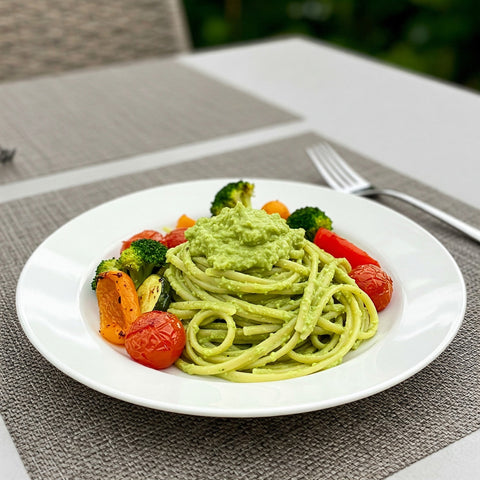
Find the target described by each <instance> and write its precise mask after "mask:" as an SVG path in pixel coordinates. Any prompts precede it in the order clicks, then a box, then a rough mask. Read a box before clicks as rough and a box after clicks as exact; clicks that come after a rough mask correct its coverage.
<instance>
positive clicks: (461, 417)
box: [0, 134, 480, 480]
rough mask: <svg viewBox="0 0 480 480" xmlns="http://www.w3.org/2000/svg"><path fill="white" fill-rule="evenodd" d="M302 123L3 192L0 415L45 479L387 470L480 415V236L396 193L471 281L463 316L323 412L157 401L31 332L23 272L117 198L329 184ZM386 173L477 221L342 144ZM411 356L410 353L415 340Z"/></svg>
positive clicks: (394, 182)
mask: <svg viewBox="0 0 480 480" xmlns="http://www.w3.org/2000/svg"><path fill="white" fill-rule="evenodd" d="M317 138H318V137H316V136H315V135H314V134H305V135H301V136H298V137H294V138H290V139H285V140H282V141H277V142H275V143H270V144H266V145H263V146H258V147H255V148H249V149H246V150H242V151H235V152H230V153H225V154H223V155H219V156H214V157H210V158H203V159H199V160H197V161H193V162H188V163H185V164H181V165H172V166H168V167H164V168H160V169H157V170H153V171H151V172H149V174H148V175H145V174H144V173H141V174H137V175H133V176H128V177H121V178H117V179H114V180H109V181H108V182H104V183H103V182H99V183H95V184H91V185H86V186H82V187H77V188H70V189H68V190H63V191H58V192H53V193H50V194H45V195H41V196H37V197H32V198H27V199H23V200H17V201H13V202H10V203H7V204H3V205H0V222H1V225H2V226H3V228H2V229H1V231H0V262H1V264H2V268H1V269H0V289H1V292H2V293H1V296H0V312H1V313H0V319H1V320H0V321H1V324H0V332H1V335H0V361H1V363H0V365H1V370H0V380H1V389H0V404H1V414H2V415H3V418H4V419H5V423H6V425H7V428H8V430H9V432H10V434H11V436H12V438H13V440H14V442H15V445H16V446H17V449H18V451H19V453H20V456H21V458H22V460H23V461H24V463H25V466H26V468H27V471H28V472H29V474H30V475H31V477H32V479H33V480H37V479H42V480H45V479H59V478H62V479H98V478H102V479H115V480H132V479H145V478H148V479H169V480H170V479H172V480H175V479H209V480H210V479H211V480H220V479H222V480H223V479H232V480H233V479H235V480H236V479H265V480H266V479H275V480H292V479H327V480H329V479H335V480H338V479H342V480H350V479H351V480H359V479H368V480H375V479H383V478H385V477H387V476H388V475H391V474H392V473H394V472H396V471H398V470H400V469H402V468H404V467H405V466H407V465H409V464H411V463H413V462H415V461H417V460H419V459H420V458H422V457H424V456H426V455H429V454H431V453H433V452H435V451H437V450H439V449H441V448H442V447H445V446H447V445H448V444H450V443H452V442H454V441H456V440H458V439H460V438H462V437H464V436H466V435H467V434H469V433H471V432H473V431H475V430H477V429H478V428H480V416H479V412H480V388H479V387H480V386H479V379H480V361H479V360H480V359H479V352H480V346H479V344H478V338H479V334H480V331H479V330H480V327H479V325H480V322H479V316H480V300H479V297H478V291H479V287H480V285H479V283H480V282H479V277H478V271H477V270H478V265H479V264H480V248H479V246H478V245H477V244H474V243H473V242H471V241H470V240H468V239H466V238H464V237H462V236H460V235H458V234H457V233H456V232H454V231H453V230H450V229H449V228H448V227H445V226H443V225H441V224H440V223H439V222H437V221H436V220H435V219H432V218H430V217H428V216H427V215H425V214H422V213H420V212H418V211H416V210H415V209H413V208H411V207H408V206H406V205H402V204H400V203H398V202H395V201H391V203H392V205H393V204H394V206H395V207H396V208H397V209H398V210H399V211H401V212H403V213H405V214H407V215H409V216H411V217H412V218H413V219H415V220H417V221H418V222H419V223H420V224H422V225H423V226H425V227H426V228H427V229H428V230H430V231H431V232H432V233H433V234H434V235H436V236H437V237H438V238H439V239H440V240H441V241H442V242H443V243H444V244H445V245H446V246H447V248H448V249H449V250H450V252H451V253H452V254H453V256H454V257H455V259H456V261H457V262H458V264H459V266H460V268H461V269H462V272H463V275H464V277H465V280H466V285H467V289H468V305H467V313H466V317H465V321H464V323H463V325H462V327H461V329H460V331H459V333H458V335H457V336H456V338H455V339H454V340H453V342H452V343H451V345H450V346H449V347H448V348H447V349H446V351H445V352H444V353H442V354H441V355H440V357H439V358H438V359H436V360H435V361H434V362H433V363H432V364H430V365H429V366H428V367H426V368H425V369H424V370H422V371H421V372H420V373H418V374H417V375H415V376H414V377H412V378H410V379H408V380H406V381H404V382H403V383H401V384H399V385H397V386H395V387H393V388H390V389H389V390H387V391H385V392H382V393H379V394H377V395H374V396H372V397H369V398H366V399H363V400H360V401H357V402H354V403H351V404H347V405H343V406H339V407H335V408H330V409H328V410H322V411H318V412H312V413H305V414H298V415H293V416H283V417H273V418H256V419H255V418H253V419H222V418H201V417H191V416H185V415H178V414H171V413H165V412H160V411H154V410H149V409H146V408H143V407H139V406H135V405H130V404H128V403H125V402H122V401H118V400H115V399H113V398H110V397H108V396H105V395H103V394H100V393H98V392H96V391H93V390H90V389H89V388H87V387H85V386H83V385H81V384H79V383H77V382H75V381H74V380H72V379H70V378H69V377H67V376H66V375H64V374H63V373H61V372H60V371H58V370H57V369H55V368H54V367H53V366H51V365H50V364H49V363H48V362H47V361H46V360H44V359H43V357H41V356H40V354H38V353H37V351H36V350H35V349H34V348H33V347H32V346H31V345H30V344H29V342H28V340H27V339H26V337H25V335H24V334H23V332H22V330H21V328H20V326H19V323H18V319H17V316H16V312H15V284H16V281H17V278H18V275H19V273H20V271H21V268H22V265H23V264H24V262H25V261H26V259H27V257H28V256H29V255H30V254H31V252H32V251H33V250H34V248H35V247H36V246H37V245H38V243H39V242H40V241H41V240H42V239H44V238H45V237H46V236H47V235H48V234H49V233H51V232H53V231H54V230H55V229H56V228H57V227H59V226H60V225H61V224H63V223H64V222H65V221H67V220H69V219H70V218H72V217H74V216H75V215H77V214H79V213H81V212H83V211H85V210H86V209H88V208H90V207H93V206H95V205H97V204H98V203H101V202H104V201H105V200H108V199H110V198H113V197H116V196H119V195H122V194H125V193H129V192H132V191H135V190H139V189H142V188H145V187H150V186H154V185H161V184H166V183H170V182H173V181H178V180H182V181H183V180H188V179H196V178H204V177H205V178H206V177H219V176H233V177H242V176H250V177H255V176H258V177H271V178H284V179H296V180H300V181H309V182H315V183H322V182H321V181H320V180H319V177H318V174H317V173H316V171H315V170H314V168H313V167H312V165H311V164H310V162H309V160H308V159H307V157H306V155H305V153H304V147H305V146H307V145H310V144H311V143H313V142H314V141H315V140H316V139H317ZM342 151H343V153H344V154H345V156H346V157H347V159H348V160H349V161H350V162H351V163H352V165H354V166H356V167H359V168H362V171H363V172H364V174H365V175H366V176H367V177H369V178H371V179H372V180H374V181H375V182H376V183H379V184H382V185H385V186H388V187H397V188H400V189H402V190H404V191H407V192H411V193H415V194H416V195H417V196H419V197H421V198H423V199H426V200H429V201H430V202H431V203H433V204H435V205H436V206H437V207H440V208H444V209H445V210H448V211H450V212H451V213H454V214H455V215H457V216H458V217H459V218H462V219H463V220H465V221H469V222H471V223H473V224H476V226H477V227H478V226H480V224H479V220H480V218H479V214H478V210H476V209H474V208H471V207H468V206H466V205H465V204H463V203H461V202H459V201H456V200H454V199H452V198H450V197H448V196H445V195H443V194H441V193H440V192H438V191H435V190H433V189H430V188H428V187H426V186H424V185H422V184H420V183H418V182H416V181H414V180H412V179H409V178H407V177H404V176H402V175H399V174H398V173H396V172H394V171H392V170H389V169H386V168H383V167H380V166H379V165H376V164H374V163H372V162H370V161H369V160H367V159H364V158H361V157H360V156H358V155H355V154H353V153H351V152H347V151H344V150H342ZM405 355H408V352H405Z"/></svg>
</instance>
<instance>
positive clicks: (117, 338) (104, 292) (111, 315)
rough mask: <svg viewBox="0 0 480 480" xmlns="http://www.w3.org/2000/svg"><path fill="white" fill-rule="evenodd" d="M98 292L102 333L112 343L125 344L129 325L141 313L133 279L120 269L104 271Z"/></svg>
mask: <svg viewBox="0 0 480 480" xmlns="http://www.w3.org/2000/svg"><path fill="white" fill-rule="evenodd" d="M96 293H97V301H98V309H99V311H100V334H101V335H102V336H103V337H104V338H105V339H107V340H108V341H109V342H111V343H115V344H117V345H123V344H124V343H125V334H126V332H127V329H128V327H129V326H130V325H131V324H132V323H133V322H134V321H135V319H136V318H137V317H138V316H139V315H140V313H141V312H140V304H139V301H138V296H137V291H136V290H135V285H134V284H133V280H132V279H131V278H130V277H129V276H128V275H127V274H126V273H124V272H121V271H120V270H111V271H109V272H105V273H102V274H101V275H100V276H99V278H98V281H97V289H96Z"/></svg>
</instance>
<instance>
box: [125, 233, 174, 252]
mask: <svg viewBox="0 0 480 480" xmlns="http://www.w3.org/2000/svg"><path fill="white" fill-rule="evenodd" d="M142 238H149V239H151V240H156V241H157V242H160V243H163V244H164V245H165V246H166V244H165V236H164V235H162V234H161V233H160V232H157V231H156V230H144V231H143V232H140V233H137V234H135V235H133V237H130V238H129V239H128V240H125V241H124V242H122V248H121V250H120V252H123V251H124V250H126V249H127V248H128V247H129V246H130V245H131V244H132V242H134V241H135V240H140V239H142Z"/></svg>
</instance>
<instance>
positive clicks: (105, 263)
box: [91, 258, 119, 290]
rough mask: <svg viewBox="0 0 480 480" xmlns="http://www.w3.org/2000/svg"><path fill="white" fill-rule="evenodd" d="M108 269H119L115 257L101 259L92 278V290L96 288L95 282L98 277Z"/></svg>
mask: <svg viewBox="0 0 480 480" xmlns="http://www.w3.org/2000/svg"><path fill="white" fill-rule="evenodd" d="M110 270H119V268H118V260H117V259H116V258H109V259H108V260H102V261H101V262H100V263H99V264H98V266H97V269H96V270H95V276H94V277H93V280H92V283H91V285H92V290H96V289H97V282H98V277H99V276H100V275H101V274H102V273H105V272H109V271H110Z"/></svg>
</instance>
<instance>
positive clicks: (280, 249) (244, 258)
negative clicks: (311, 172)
mask: <svg viewBox="0 0 480 480" xmlns="http://www.w3.org/2000/svg"><path fill="white" fill-rule="evenodd" d="M185 237H186V238H187V240H188V244H189V249H190V255H191V256H192V257H205V258H207V260H208V262H209V264H210V265H211V266H212V267H213V268H217V269H221V270H237V271H245V270H248V269H250V268H259V269H271V268H272V266H273V265H274V264H275V263H276V262H277V261H278V260H280V259H287V258H290V253H291V252H292V251H293V250H298V249H299V248H301V247H302V245H303V244H304V242H305V237H304V231H303V230H302V229H291V228H290V227H289V226H288V225H287V223H286V222H285V220H283V219H282V218H281V217H280V215H278V214H272V215H269V214H268V213H266V212H265V211H264V210H257V209H254V208H250V207H245V206H243V205H242V204H241V203H238V204H237V205H236V206H235V207H234V208H224V209H223V210H222V211H221V213H220V214H219V215H217V216H214V217H210V218H207V217H202V218H199V219H198V220H197V223H196V224H195V225H194V226H193V227H191V228H189V229H188V230H186V232H185Z"/></svg>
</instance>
